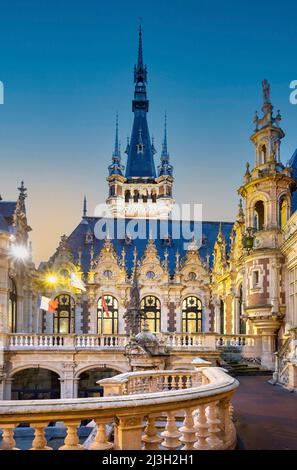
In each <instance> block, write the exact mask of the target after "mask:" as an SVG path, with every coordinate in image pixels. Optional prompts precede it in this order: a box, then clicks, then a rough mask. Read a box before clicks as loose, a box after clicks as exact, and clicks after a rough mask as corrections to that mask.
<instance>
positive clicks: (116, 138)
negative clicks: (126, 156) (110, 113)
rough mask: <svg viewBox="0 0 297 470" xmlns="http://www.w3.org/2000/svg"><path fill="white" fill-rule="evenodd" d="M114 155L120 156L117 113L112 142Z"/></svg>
mask: <svg viewBox="0 0 297 470" xmlns="http://www.w3.org/2000/svg"><path fill="white" fill-rule="evenodd" d="M113 156H114V157H119V156H120V148H119V115H118V113H117V114H116V132H115V142H114V153H113Z"/></svg>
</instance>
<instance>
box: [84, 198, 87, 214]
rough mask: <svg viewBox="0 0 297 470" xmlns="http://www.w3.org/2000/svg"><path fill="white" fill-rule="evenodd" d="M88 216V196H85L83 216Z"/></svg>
mask: <svg viewBox="0 0 297 470" xmlns="http://www.w3.org/2000/svg"><path fill="white" fill-rule="evenodd" d="M85 217H87V198H86V196H84V204H83V218H85Z"/></svg>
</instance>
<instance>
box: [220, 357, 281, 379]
mask: <svg viewBox="0 0 297 470" xmlns="http://www.w3.org/2000/svg"><path fill="white" fill-rule="evenodd" d="M221 365H222V367H224V368H225V369H227V371H228V373H229V374H230V375H232V376H233V377H238V376H242V375H267V376H271V374H272V372H271V371H270V370H267V369H262V368H261V366H260V365H258V364H249V363H247V362H243V361H240V362H236V361H228V362H224V364H221Z"/></svg>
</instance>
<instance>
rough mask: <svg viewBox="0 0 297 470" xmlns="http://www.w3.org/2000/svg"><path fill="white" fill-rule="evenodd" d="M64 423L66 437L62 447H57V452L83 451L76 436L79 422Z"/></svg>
mask: <svg viewBox="0 0 297 470" xmlns="http://www.w3.org/2000/svg"><path fill="white" fill-rule="evenodd" d="M64 423H65V426H66V427H67V435H66V437H65V441H64V445H63V446H61V447H59V450H84V448H83V446H82V445H81V444H80V443H79V438H78V435H77V428H78V426H80V421H64Z"/></svg>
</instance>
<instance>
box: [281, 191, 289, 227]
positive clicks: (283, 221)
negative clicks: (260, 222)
mask: <svg viewBox="0 0 297 470" xmlns="http://www.w3.org/2000/svg"><path fill="white" fill-rule="evenodd" d="M287 214H288V203H287V200H286V198H285V197H282V198H281V200H280V204H279V222H280V228H283V227H284V226H285V225H286V223H287Z"/></svg>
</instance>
